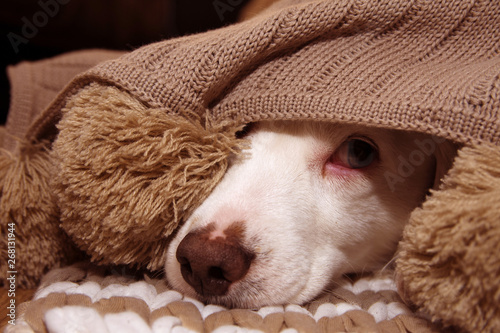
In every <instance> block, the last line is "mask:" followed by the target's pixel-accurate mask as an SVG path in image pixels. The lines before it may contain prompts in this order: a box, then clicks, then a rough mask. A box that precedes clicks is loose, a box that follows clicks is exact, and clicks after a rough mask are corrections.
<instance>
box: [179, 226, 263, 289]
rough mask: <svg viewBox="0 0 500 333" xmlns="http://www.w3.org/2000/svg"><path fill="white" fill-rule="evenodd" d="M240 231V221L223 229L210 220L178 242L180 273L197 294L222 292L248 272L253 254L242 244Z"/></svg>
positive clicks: (241, 232)
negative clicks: (219, 228) (217, 227)
mask: <svg viewBox="0 0 500 333" xmlns="http://www.w3.org/2000/svg"><path fill="white" fill-rule="evenodd" d="M243 232H244V226H243V223H233V224H232V225H231V226H229V227H228V228H227V229H225V230H224V231H216V226H215V224H213V223H212V224H210V225H208V226H207V227H205V228H203V229H200V230H196V231H193V232H190V233H189V234H187V235H186V236H185V237H184V239H183V240H182V241H181V242H180V244H179V246H178V247H177V253H176V257H177V261H178V262H179V263H180V267H181V274H182V277H183V278H184V280H185V281H186V282H187V283H188V284H189V285H190V286H192V287H193V288H194V290H195V291H196V292H197V293H198V294H200V295H202V296H203V297H210V296H223V295H225V294H226V293H227V291H228V289H229V287H230V286H231V284H233V283H234V282H236V281H238V280H241V279H242V278H243V277H244V276H245V275H246V274H247V272H248V270H249V268H250V265H251V263H252V261H253V259H254V258H255V254H254V253H253V252H252V251H249V250H247V249H246V248H244V247H243V246H242V244H241V243H242V242H241V239H242V235H243Z"/></svg>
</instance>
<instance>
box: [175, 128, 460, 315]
mask: <svg viewBox="0 0 500 333" xmlns="http://www.w3.org/2000/svg"><path fill="white" fill-rule="evenodd" d="M352 136H356V137H363V138H369V139H370V140H372V141H373V142H374V143H375V144H376V145H377V146H378V152H379V159H378V160H377V161H376V162H374V163H373V164H372V165H371V166H369V167H367V168H365V169H357V170H349V169H342V168H340V169H339V170H336V169H335V168H334V169H333V171H332V170H331V169H329V168H328V167H327V166H326V165H327V164H328V161H329V158H330V156H331V155H332V154H334V153H335V152H336V151H337V149H338V148H339V147H340V145H341V144H342V143H343V142H344V141H346V140H347V139H348V138H349V137H352ZM247 138H248V139H249V140H250V143H251V147H250V148H249V150H248V151H245V152H244V153H243V154H241V155H238V156H235V157H233V159H232V163H231V165H230V168H229V169H228V171H227V173H226V175H225V176H224V178H223V180H222V181H221V182H220V184H219V185H218V186H217V187H216V188H215V190H214V191H213V192H212V193H211V195H210V196H209V197H208V198H207V199H206V200H205V201H204V202H203V203H202V205H201V206H200V207H199V208H197V209H196V211H195V212H194V213H193V215H192V216H191V217H190V218H189V219H188V220H187V221H186V222H185V224H184V225H183V226H182V227H181V228H180V230H179V232H178V234H177V235H176V236H175V237H174V239H173V241H172V242H171V244H170V246H169V250H168V256H167V261H166V274H167V278H168V281H169V282H170V284H171V285H172V286H173V287H174V288H176V289H178V290H179V291H181V292H184V293H186V294H187V295H189V296H192V297H197V298H200V296H199V295H197V294H196V293H195V291H194V290H193V288H192V287H191V286H189V285H188V284H187V283H186V282H185V281H184V280H183V278H182V276H181V273H180V265H179V263H178V262H177V260H176V249H177V247H178V245H179V243H180V242H181V241H182V239H183V238H184V237H185V236H186V235H187V234H188V233H189V232H191V231H193V230H197V229H199V228H202V227H203V226H206V225H208V224H210V223H214V224H215V225H216V228H217V229H216V232H220V233H223V231H224V229H226V228H227V227H228V226H229V225H231V224H232V223H234V222H243V223H244V224H245V227H246V229H245V236H244V240H243V244H244V245H245V247H247V248H249V249H251V250H252V251H253V252H254V253H255V255H256V256H255V259H254V261H253V262H252V265H251V267H250V269H249V271H248V273H247V274H246V275H245V277H244V278H243V279H241V280H239V281H237V282H235V283H233V284H232V285H231V287H230V288H229V291H228V293H227V294H226V295H224V296H218V297H212V298H208V299H205V301H209V302H215V303H220V304H223V305H227V306H239V307H260V306H264V305H271V304H283V303H304V302H307V301H309V300H311V299H312V298H314V297H316V296H317V295H318V294H320V293H321V292H322V291H324V290H325V289H327V288H330V287H332V286H334V285H335V279H336V278H338V277H340V276H341V275H342V274H346V273H353V272H363V271H370V270H374V269H377V268H380V267H381V266H383V265H384V264H386V263H387V262H388V261H389V260H390V259H391V257H392V256H393V254H394V251H395V248H396V245H397V243H398V241H399V239H400V237H401V233H402V230H403V227H404V225H405V223H407V221H408V218H409V215H410V213H411V211H412V210H413V209H414V208H416V207H417V206H418V205H419V204H420V203H421V202H422V200H423V199H424V198H425V195H426V192H427V190H428V188H429V186H431V185H432V183H433V180H434V177H435V171H436V165H435V164H436V156H437V154H432V156H430V157H428V158H426V160H425V162H423V163H421V164H420V165H418V166H415V165H413V166H414V170H413V171H412V172H406V171H408V170H407V169H401V168H402V166H401V163H402V162H401V161H403V160H408V158H409V156H410V154H411V153H412V152H415V151H417V150H419V149H420V148H419V146H417V145H416V144H415V140H417V139H418V140H431V138H430V137H426V136H424V135H421V134H416V133H410V132H398V131H391V130H384V129H376V128H367V127H361V126H356V125H332V124H327V123H320V122H286V121H281V122H261V123H258V124H256V125H255V126H254V128H253V129H252V130H251V131H250V133H249V134H248V136H247ZM433 140H434V139H433ZM436 141H438V140H435V141H433V142H435V143H436ZM428 142H430V141H428ZM437 146H438V145H437V143H436V147H437ZM441 146H442V145H441ZM437 150H438V149H436V151H437ZM439 151H442V148H439ZM427 153H428V152H427ZM416 155H418V154H416ZM416 155H415V154H414V155H412V156H413V157H415V156H416ZM448 155H450V154H448ZM419 156H423V153H421V154H420V155H419ZM426 156H427V155H426ZM419 163H420V162H419ZM439 163H442V162H441V161H438V164H439ZM443 163H444V162H443ZM447 163H448V164H449V161H448V162H447ZM402 170H403V171H405V172H406V173H405V172H403V173H405V174H403V175H402ZM410 171H411V170H410ZM388 175H398V177H399V178H397V181H394V178H390V177H389V176H388ZM403 176H404V177H403ZM402 179H403V180H404V181H402Z"/></svg>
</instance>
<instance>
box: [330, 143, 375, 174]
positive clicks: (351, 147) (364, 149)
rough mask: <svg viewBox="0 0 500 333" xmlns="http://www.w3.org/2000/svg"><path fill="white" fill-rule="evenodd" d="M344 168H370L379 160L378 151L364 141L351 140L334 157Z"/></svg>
mask: <svg viewBox="0 0 500 333" xmlns="http://www.w3.org/2000/svg"><path fill="white" fill-rule="evenodd" d="M334 156H335V159H336V162H337V163H339V164H342V165H343V166H344V167H348V168H351V169H360V168H364V167H367V166H369V165H370V164H372V163H373V161H374V160H375V159H376V158H377V149H376V148H375V147H374V146H373V145H372V144H371V143H369V142H367V141H365V140H363V139H349V140H347V141H345V142H344V143H342V145H341V146H340V147H339V149H338V150H337V152H336V154H335V155H334Z"/></svg>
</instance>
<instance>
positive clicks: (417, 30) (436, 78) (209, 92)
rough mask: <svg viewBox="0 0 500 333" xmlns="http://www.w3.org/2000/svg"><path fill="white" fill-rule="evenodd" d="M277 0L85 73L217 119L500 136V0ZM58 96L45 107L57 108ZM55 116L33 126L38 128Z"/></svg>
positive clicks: (157, 102) (157, 103)
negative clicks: (245, 16)
mask: <svg viewBox="0 0 500 333" xmlns="http://www.w3.org/2000/svg"><path fill="white" fill-rule="evenodd" d="M290 2H291V3H295V2H297V1H282V2H280V3H278V4H277V5H275V6H273V8H274V10H268V11H266V12H265V13H264V14H262V15H260V16H258V17H255V18H254V19H252V20H249V21H246V22H243V23H240V24H237V25H233V26H229V27H226V28H223V29H219V30H215V31H211V32H208V33H204V34H199V35H193V36H188V37H185V38H180V39H174V40H170V41H164V42H160V43H157V44H153V45H148V46H146V47H143V48H140V49H138V50H137V51H135V52H132V53H130V54H128V55H126V56H124V57H122V58H120V59H119V60H115V61H110V62H106V63H103V64H101V65H99V66H98V67H96V68H94V69H92V70H91V71H89V72H88V73H87V74H85V75H83V76H82V77H80V78H79V79H77V80H76V81H75V82H74V83H73V86H72V89H70V90H69V91H73V92H74V91H76V90H77V89H78V87H81V86H82V85H85V84H86V83H88V82H89V81H104V82H108V83H112V84H115V85H118V86H120V87H122V88H124V89H126V90H127V91H129V92H130V93H132V95H134V96H136V97H137V98H139V99H140V100H142V101H143V102H145V103H146V104H147V105H150V106H152V107H157V108H164V109H167V110H174V111H175V110H182V109H189V110H193V111H196V112H199V113H202V112H204V111H205V110H206V109H207V108H208V109H210V112H211V113H212V115H213V116H214V117H215V119H227V118H234V119H239V120H240V121H241V120H243V121H245V122H246V121H255V120H261V119H280V118H294V119H302V118H313V119H324V120H340V121H350V122H359V123H364V124H372V125H379V126H389V127H392V128H398V129H406V130H418V131H424V132H428V133H432V134H438V135H442V136H446V137H448V138H451V139H454V140H458V141H461V142H469V141H476V142H477V141H483V140H484V141H490V142H493V143H496V144H498V143H499V140H500V134H499V133H500V131H499V127H500V121H499V119H498V109H499V106H500V102H499V95H500V93H499V91H500V79H499V75H500V57H499V54H498V53H499V49H500V47H499V43H500V42H499V41H500V2H498V1H453V2H450V1H448V0H441V1H413V2H409V1H392V0H391V1H389V0H385V1H371V0H364V1H338V0H337V1H309V2H307V1H303V3H302V4H299V5H293V6H290V7H288V8H286V9H284V10H278V9H281V8H282V7H286V5H287V4H288V3H290ZM62 102H63V99H60V100H59V104H57V103H56V104H55V105H54V107H53V108H52V109H51V111H49V112H48V113H47V114H48V115H51V116H53V115H54V114H56V113H57V112H58V110H57V108H58V106H60V105H61V103H62ZM50 123H51V121H50V117H49V118H45V119H43V120H41V121H40V122H38V123H36V124H35V126H34V127H33V128H34V130H35V133H34V136H35V137H36V136H40V133H43V130H44V127H46V126H47V125H50Z"/></svg>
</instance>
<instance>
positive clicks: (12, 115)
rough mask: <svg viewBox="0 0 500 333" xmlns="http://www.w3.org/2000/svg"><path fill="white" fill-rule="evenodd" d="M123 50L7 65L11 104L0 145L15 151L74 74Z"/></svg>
mask: <svg viewBox="0 0 500 333" xmlns="http://www.w3.org/2000/svg"><path fill="white" fill-rule="evenodd" d="M123 53H124V52H120V51H107V50H86V51H77V52H72V53H67V54H64V55H61V56H58V57H54V58H51V59H47V60H42V61H39V62H36V63H31V62H22V63H19V64H17V65H15V66H11V67H9V68H7V73H8V75H9V80H10V85H11V91H10V95H11V103H10V108H9V117H8V119H7V123H6V125H5V130H6V135H5V139H4V142H3V145H2V147H3V148H5V149H7V150H10V151H14V149H15V147H16V142H18V141H19V140H20V139H22V138H24V136H25V133H26V131H27V130H28V128H29V127H30V125H31V124H32V123H33V121H34V120H35V119H36V118H37V117H38V116H39V115H40V113H41V112H42V111H43V110H44V109H46V108H47V106H48V105H49V104H50V102H52V100H53V99H54V98H55V97H56V96H57V94H58V93H59V92H60V91H61V90H62V89H63V88H64V86H66V85H67V84H68V83H69V82H70V81H71V79H73V77H74V76H75V75H77V74H80V73H82V72H84V71H86V70H88V69H89V68H91V67H93V66H95V65H96V64H98V63H99V62H102V61H105V60H109V59H114V58H117V57H119V56H120V55H122V54H123Z"/></svg>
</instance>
